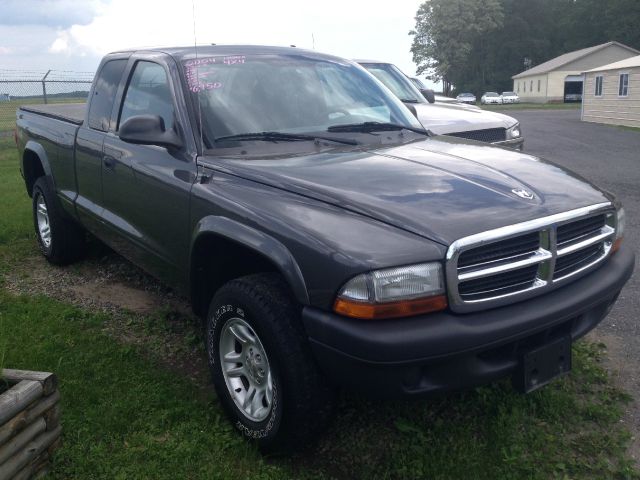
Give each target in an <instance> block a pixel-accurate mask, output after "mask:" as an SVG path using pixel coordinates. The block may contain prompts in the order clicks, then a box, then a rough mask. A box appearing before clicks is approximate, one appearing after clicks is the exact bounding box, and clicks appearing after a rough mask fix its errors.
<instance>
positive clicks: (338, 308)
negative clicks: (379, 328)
mask: <svg viewBox="0 0 640 480" xmlns="http://www.w3.org/2000/svg"><path fill="white" fill-rule="evenodd" d="M445 308H447V297H445V296H444V295H437V296H434V297H428V298H417V299H414V300H400V301H397V302H389V303H364V302H354V301H352V300H347V299H344V298H337V299H336V301H335V303H334V304H333V310H334V312H336V313H338V314H340V315H344V316H345V317H351V318H361V319H365V320H379V319H383V318H398V317H411V316H413V315H419V314H421V313H430V312H437V311H440V310H444V309H445Z"/></svg>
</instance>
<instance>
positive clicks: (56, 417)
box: [42, 405, 60, 431]
mask: <svg viewBox="0 0 640 480" xmlns="http://www.w3.org/2000/svg"><path fill="white" fill-rule="evenodd" d="M42 417H43V418H44V421H45V423H46V424H47V431H51V430H54V429H55V428H56V427H57V426H58V425H60V406H59V405H54V406H53V407H51V408H50V409H49V410H47V411H46V412H44V414H43V415H42Z"/></svg>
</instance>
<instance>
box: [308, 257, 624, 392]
mask: <svg viewBox="0 0 640 480" xmlns="http://www.w3.org/2000/svg"><path fill="white" fill-rule="evenodd" d="M634 261H635V258H634V254H633V252H632V251H631V249H629V248H628V247H627V248H625V247H623V248H621V249H620V250H619V251H618V252H617V253H616V254H615V255H613V256H612V257H611V258H610V259H609V260H608V261H607V262H606V263H604V264H603V265H602V266H601V267H599V268H598V269H597V270H595V271H593V272H592V273H591V274H589V275H587V276H585V277H583V278H581V279H579V280H576V281H575V282H573V283H571V284H568V285H566V286H564V287H561V288H559V289H557V290H554V291H552V292H550V293H547V294H545V295H543V296H539V297H536V298H533V299H530V300H526V301H522V302H518V303H515V304H512V305H508V306H505V307H500V308H495V309H492V310H487V311H483V312H475V313H469V314H454V313H452V312H450V311H444V312H440V313H434V314H429V315H422V316H417V317H411V318H405V319H395V320H380V321H373V320H370V321H358V320H353V319H347V318H344V317H340V316H338V315H335V314H333V313H328V312H324V311H321V310H318V309H315V308H312V307H305V308H304V310H303V314H302V316H303V320H304V324H305V327H306V330H307V334H308V336H309V341H310V344H311V348H312V350H313V352H314V354H315V357H316V359H317V361H318V363H319V365H320V367H321V369H322V370H323V371H324V372H325V373H326V374H327V376H328V377H329V378H330V379H331V380H333V381H335V382H336V383H337V384H339V385H342V386H344V387H347V388H350V389H355V390H359V391H362V392H365V393H367V394H369V395H371V396H376V397H386V398H394V397H403V396H417V395H425V394H430V393H435V392H441V391H448V390H454V389H461V388H468V387H473V386H477V385H482V384H485V383H488V382H491V381H494V380H497V379H499V378H502V377H505V376H508V375H511V374H512V373H513V372H514V371H515V370H516V368H517V367H518V364H519V360H520V358H521V356H522V354H523V352H524V351H527V350H530V349H532V348H536V347H537V346H540V345H544V344H546V343H549V342H550V341H553V340H555V339H557V338H560V337H562V336H567V335H568V336H570V337H571V339H572V340H576V339H578V338H580V337H582V336H583V335H585V334H586V333H587V332H589V331H590V330H591V329H593V328H594V327H595V326H596V325H597V324H598V323H599V322H600V321H601V320H602V319H603V318H604V317H605V316H606V315H607V313H608V312H609V310H610V309H611V306H612V305H613V303H614V302H615V300H616V298H617V297H618V294H619V293H620V290H621V289H622V287H623V286H624V284H625V283H626V281H627V280H628V279H629V277H630V276H631V273H632V272H633V266H634Z"/></svg>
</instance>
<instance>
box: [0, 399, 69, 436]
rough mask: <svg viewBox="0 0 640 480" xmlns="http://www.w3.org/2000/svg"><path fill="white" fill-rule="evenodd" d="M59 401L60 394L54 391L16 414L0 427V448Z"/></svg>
mask: <svg viewBox="0 0 640 480" xmlns="http://www.w3.org/2000/svg"><path fill="white" fill-rule="evenodd" d="M59 400H60V392H58V391H57V390H56V391H55V392H54V393H53V394H52V395H48V396H46V397H42V398H41V399H40V400H39V401H37V402H36V403H34V404H33V405H31V406H30V407H29V408H28V409H27V410H23V411H22V412H20V413H18V414H17V415H16V416H15V417H13V418H12V419H10V420H9V421H8V422H6V423H5V424H4V425H0V446H1V445H2V444H3V443H5V442H6V441H7V440H8V439H9V438H11V437H12V436H13V435H15V434H16V432H19V431H20V430H22V429H23V428H24V427H26V426H27V425H29V424H30V423H31V422H33V421H34V420H35V419H37V418H38V417H39V416H41V415H43V414H44V413H45V412H46V411H47V410H49V409H51V408H52V407H53V406H54V405H56V404H57V403H58V401H59Z"/></svg>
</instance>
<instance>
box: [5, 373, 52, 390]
mask: <svg viewBox="0 0 640 480" xmlns="http://www.w3.org/2000/svg"><path fill="white" fill-rule="evenodd" d="M0 377H2V378H3V379H5V380H6V381H8V382H9V383H18V382H20V381H22V380H35V381H36V382H40V383H41V384H42V388H43V389H44V390H43V394H44V395H51V394H52V393H53V392H54V391H55V390H56V388H58V377H56V375H55V373H49V372H31V371H29V370H12V369H10V368H5V369H4V370H2V373H1V374H0Z"/></svg>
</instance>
